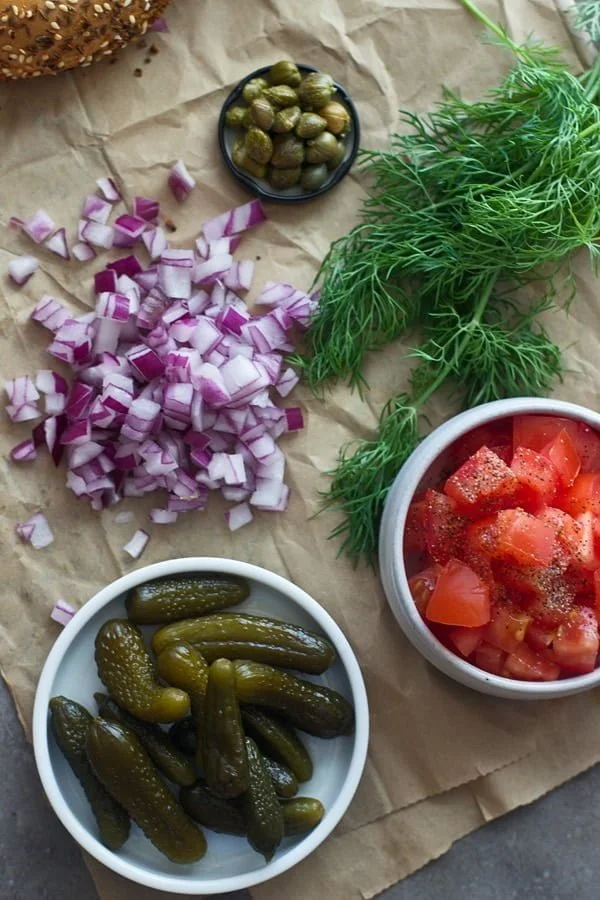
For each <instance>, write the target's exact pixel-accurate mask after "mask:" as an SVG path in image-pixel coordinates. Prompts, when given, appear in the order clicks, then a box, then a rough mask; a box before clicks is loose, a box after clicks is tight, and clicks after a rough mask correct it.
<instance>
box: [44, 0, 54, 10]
mask: <svg viewBox="0 0 600 900" xmlns="http://www.w3.org/2000/svg"><path fill="white" fill-rule="evenodd" d="M44 6H45V7H46V9H56V3H53V2H52V0H46V2H45V3H44Z"/></svg>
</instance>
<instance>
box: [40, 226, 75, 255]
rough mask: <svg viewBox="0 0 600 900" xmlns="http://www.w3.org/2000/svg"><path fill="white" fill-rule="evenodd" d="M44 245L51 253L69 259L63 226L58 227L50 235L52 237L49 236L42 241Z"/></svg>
mask: <svg viewBox="0 0 600 900" xmlns="http://www.w3.org/2000/svg"><path fill="white" fill-rule="evenodd" d="M44 247H46V248H47V249H48V250H50V251H51V252H52V253H56V255H57V256H60V258H61V259H71V254H70V253H69V246H68V244H67V232H66V231H65V229H64V228H59V229H58V231H57V232H56V233H55V234H53V235H52V237H49V238H48V239H47V240H46V241H44Z"/></svg>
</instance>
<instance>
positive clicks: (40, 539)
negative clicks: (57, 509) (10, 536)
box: [15, 513, 54, 550]
mask: <svg viewBox="0 0 600 900" xmlns="http://www.w3.org/2000/svg"><path fill="white" fill-rule="evenodd" d="M15 531H16V532H17V534H18V535H19V537H20V538H21V540H22V541H24V542H25V543H29V544H31V546H32V547H33V548H34V549H35V550H41V549H42V548H43V547H49V546H50V544H52V543H53V541H54V535H53V534H52V529H51V528H50V525H49V523H48V519H47V518H46V516H45V515H44V514H43V513H35V515H33V516H32V517H31V518H30V519H28V520H27V521H26V522H18V523H17V525H15Z"/></svg>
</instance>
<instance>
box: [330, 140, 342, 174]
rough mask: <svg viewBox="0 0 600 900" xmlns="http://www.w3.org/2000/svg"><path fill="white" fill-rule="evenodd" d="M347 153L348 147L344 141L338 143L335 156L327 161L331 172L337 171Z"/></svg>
mask: <svg viewBox="0 0 600 900" xmlns="http://www.w3.org/2000/svg"><path fill="white" fill-rule="evenodd" d="M345 153H346V147H345V145H344V142H343V141H337V147H336V148H335V155H334V156H332V157H331V159H328V160H327V168H328V169H329V171H330V172H331V171H332V170H333V169H337V167H338V166H339V164H340V163H341V161H342V160H343V158H344V156H345Z"/></svg>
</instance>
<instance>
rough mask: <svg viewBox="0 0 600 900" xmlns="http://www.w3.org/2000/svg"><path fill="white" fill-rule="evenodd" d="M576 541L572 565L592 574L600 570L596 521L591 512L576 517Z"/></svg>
mask: <svg viewBox="0 0 600 900" xmlns="http://www.w3.org/2000/svg"><path fill="white" fill-rule="evenodd" d="M575 522H576V523H577V526H578V540H577V543H576V545H575V549H574V551H573V565H574V566H575V567H576V568H581V569H588V570H589V571H591V572H593V571H595V570H596V569H598V568H600V552H599V550H600V548H599V546H598V535H597V520H596V518H595V516H594V515H593V514H592V513H591V512H585V513H582V514H581V515H579V516H576V518H575Z"/></svg>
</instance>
